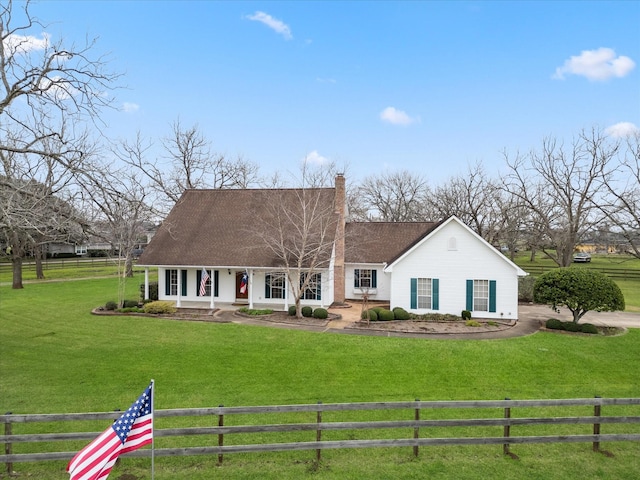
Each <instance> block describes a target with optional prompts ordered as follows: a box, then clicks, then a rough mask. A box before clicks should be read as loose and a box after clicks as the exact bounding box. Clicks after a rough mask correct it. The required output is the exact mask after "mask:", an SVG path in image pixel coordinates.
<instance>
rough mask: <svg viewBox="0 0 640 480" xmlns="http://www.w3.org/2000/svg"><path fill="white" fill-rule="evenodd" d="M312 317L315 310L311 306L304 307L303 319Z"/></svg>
mask: <svg viewBox="0 0 640 480" xmlns="http://www.w3.org/2000/svg"><path fill="white" fill-rule="evenodd" d="M311 315H313V308H312V307H310V306H309V305H305V306H304V307H302V316H303V317H310V316H311Z"/></svg>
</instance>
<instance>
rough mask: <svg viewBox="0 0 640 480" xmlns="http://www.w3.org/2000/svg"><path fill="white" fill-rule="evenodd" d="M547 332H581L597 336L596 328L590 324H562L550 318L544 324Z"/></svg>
mask: <svg viewBox="0 0 640 480" xmlns="http://www.w3.org/2000/svg"><path fill="white" fill-rule="evenodd" d="M544 326H545V327H547V328H548V329H549V330H565V331H567V332H582V333H589V334H592V335H593V334H598V328H597V327H596V326H595V325H593V324H592V323H575V322H571V321H569V322H563V321H561V320H558V319H557V318H550V319H549V320H547V321H546V322H545V324H544Z"/></svg>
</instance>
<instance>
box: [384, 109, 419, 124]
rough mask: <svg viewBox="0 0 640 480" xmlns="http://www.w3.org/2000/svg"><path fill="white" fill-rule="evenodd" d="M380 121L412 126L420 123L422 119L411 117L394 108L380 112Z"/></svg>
mask: <svg viewBox="0 0 640 480" xmlns="http://www.w3.org/2000/svg"><path fill="white" fill-rule="evenodd" d="M380 120H382V121H383V122H387V123H391V124H393V125H411V124H412V123H416V122H419V121H420V117H413V118H412V117H410V116H409V115H408V114H407V113H406V112H403V111H402V110H398V109H396V108H394V107H387V108H385V109H384V110H382V112H380Z"/></svg>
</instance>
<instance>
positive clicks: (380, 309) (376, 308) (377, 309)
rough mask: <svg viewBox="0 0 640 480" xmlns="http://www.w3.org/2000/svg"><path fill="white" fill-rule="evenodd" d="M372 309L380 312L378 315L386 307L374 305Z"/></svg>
mask: <svg viewBox="0 0 640 480" xmlns="http://www.w3.org/2000/svg"><path fill="white" fill-rule="evenodd" d="M371 310H373V311H374V312H376V313H377V314H378V316H379V315H380V312H381V311H382V310H384V307H373V308H372V309H371Z"/></svg>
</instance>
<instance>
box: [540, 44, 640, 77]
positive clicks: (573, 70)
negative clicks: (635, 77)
mask: <svg viewBox="0 0 640 480" xmlns="http://www.w3.org/2000/svg"><path fill="white" fill-rule="evenodd" d="M635 66H636V64H635V62H634V61H633V60H631V59H630V58H629V57H625V56H624V55H619V56H616V52H615V51H614V50H613V49H611V48H598V49H597V50H583V51H582V52H581V53H580V55H578V56H572V57H571V58H569V60H565V62H564V65H562V66H561V67H558V68H556V73H554V74H553V76H552V78H554V79H557V80H564V76H565V74H570V75H581V76H583V77H587V78H588V79H589V80H595V81H598V80H599V81H602V80H608V79H610V78H611V77H618V78H620V77H624V76H625V75H627V74H628V73H629V72H631V70H633V69H634V67H635Z"/></svg>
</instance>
